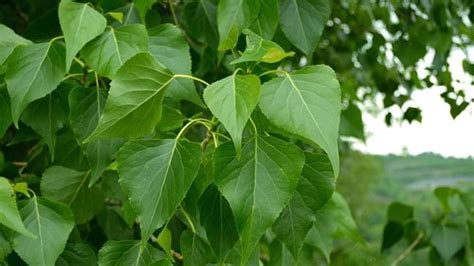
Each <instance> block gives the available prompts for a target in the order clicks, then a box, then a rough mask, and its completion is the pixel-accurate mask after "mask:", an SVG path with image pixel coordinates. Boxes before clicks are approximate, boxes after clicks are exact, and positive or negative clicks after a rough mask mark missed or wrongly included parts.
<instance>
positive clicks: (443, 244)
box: [431, 225, 466, 262]
mask: <svg viewBox="0 0 474 266" xmlns="http://www.w3.org/2000/svg"><path fill="white" fill-rule="evenodd" d="M431 243H432V244H433V246H434V247H435V248H436V250H437V251H438V252H439V254H440V255H441V257H442V258H443V259H444V261H446V262H447V261H449V260H450V259H451V258H452V257H453V256H454V255H455V254H456V253H457V252H458V251H459V250H460V249H461V248H463V246H464V244H465V243H466V231H465V230H464V229H463V228H462V227H460V226H451V225H438V226H436V228H435V229H434V230H433V233H432V235H431Z"/></svg>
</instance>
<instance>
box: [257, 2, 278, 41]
mask: <svg viewBox="0 0 474 266" xmlns="http://www.w3.org/2000/svg"><path fill="white" fill-rule="evenodd" d="M259 1H260V13H259V14H258V17H257V19H256V20H255V22H253V23H252V25H250V29H251V30H253V31H254V32H256V33H257V34H258V35H260V36H262V37H263V38H264V39H267V40H271V39H272V38H273V35H274V34H275V31H276V29H277V27H278V19H276V18H278V17H279V15H280V14H279V11H278V0H259Z"/></svg>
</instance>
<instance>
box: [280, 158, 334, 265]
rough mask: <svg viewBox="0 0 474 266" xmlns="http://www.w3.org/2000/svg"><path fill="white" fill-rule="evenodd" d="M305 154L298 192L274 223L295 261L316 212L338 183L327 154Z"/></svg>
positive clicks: (326, 200)
mask: <svg viewBox="0 0 474 266" xmlns="http://www.w3.org/2000/svg"><path fill="white" fill-rule="evenodd" d="M305 157H306V160H305V165H304V167H303V172H302V174H301V177H300V180H299V182H298V186H297V188H296V193H295V195H294V196H293V199H292V200H291V201H290V204H289V205H288V206H287V207H286V208H285V210H283V212H282V213H281V214H280V217H278V219H277V220H276V221H275V223H273V231H274V232H275V233H276V235H277V237H278V238H279V239H280V240H281V241H282V242H283V243H284V244H285V245H286V247H287V248H288V250H289V251H290V252H291V254H292V255H293V257H294V258H295V260H297V259H298V258H299V253H300V250H301V248H302V246H303V243H304V240H305V237H306V235H307V234H308V231H309V230H310V229H311V228H312V225H313V223H314V221H315V216H314V214H315V213H316V212H317V211H318V210H319V209H321V208H322V207H323V206H324V205H325V204H326V203H327V202H328V201H329V200H330V199H331V196H332V193H333V192H334V189H335V185H336V179H335V178H334V175H333V173H332V168H331V163H330V162H329V159H328V157H327V156H326V155H325V154H323V153H309V152H307V153H305Z"/></svg>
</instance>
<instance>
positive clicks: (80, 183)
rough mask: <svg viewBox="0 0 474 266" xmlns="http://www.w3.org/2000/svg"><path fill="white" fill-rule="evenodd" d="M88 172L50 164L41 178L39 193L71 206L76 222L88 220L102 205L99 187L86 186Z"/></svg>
mask: <svg viewBox="0 0 474 266" xmlns="http://www.w3.org/2000/svg"><path fill="white" fill-rule="evenodd" d="M89 179H90V172H78V171H76V170H73V169H69V168H65V167H62V166H52V167H50V168H48V169H46V171H45V172H44V173H43V177H42V178H41V194H42V195H43V196H44V197H45V198H47V199H51V200H54V201H60V202H63V203H65V204H66V205H67V206H68V207H70V208H71V210H72V212H73V213H74V217H75V220H76V223H77V224H82V223H86V222H88V221H89V220H90V219H92V217H94V215H96V214H97V213H98V212H99V211H100V209H101V208H102V206H103V202H104V198H103V194H102V191H101V189H100V188H99V187H97V186H94V187H92V188H88V186H87V184H88V183H89Z"/></svg>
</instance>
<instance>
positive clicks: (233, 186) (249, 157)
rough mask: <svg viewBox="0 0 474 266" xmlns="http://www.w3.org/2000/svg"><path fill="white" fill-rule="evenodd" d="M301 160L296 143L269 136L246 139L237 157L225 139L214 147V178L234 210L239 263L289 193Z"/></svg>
mask: <svg viewBox="0 0 474 266" xmlns="http://www.w3.org/2000/svg"><path fill="white" fill-rule="evenodd" d="M303 164H304V155H303V153H302V152H301V150H300V149H298V147H296V146H294V145H293V144H290V143H286V142H283V141H281V140H279V139H276V138H273V137H261V136H255V137H253V138H251V139H250V140H248V141H247V142H246V143H245V144H244V146H243V148H242V157H241V158H240V160H238V159H237V158H236V153H235V150H234V149H233V148H232V145H230V144H229V143H226V144H223V145H221V146H220V147H219V148H218V149H217V150H216V152H215V154H214V176H215V182H216V184H217V186H218V188H219V190H220V191H221V192H222V194H223V195H224V197H225V198H226V199H227V201H228V202H229V204H230V206H231V208H232V211H233V213H234V217H235V221H236V225H237V230H238V232H239V235H240V244H241V264H245V263H246V262H247V260H248V259H249V258H250V255H251V254H252V252H253V250H254V248H255V246H256V244H257V243H258V241H259V239H260V237H261V236H262V235H263V234H264V232H265V230H266V229H268V228H269V227H270V226H271V224H272V223H273V221H274V220H275V219H276V218H277V217H278V215H279V214H280V212H281V211H282V210H283V209H284V207H285V206H286V205H287V204H288V202H289V200H290V199H291V197H292V196H293V193H294V192H295V189H296V185H297V183H298V177H299V175H300V174H301V170H302V168H303Z"/></svg>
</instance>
